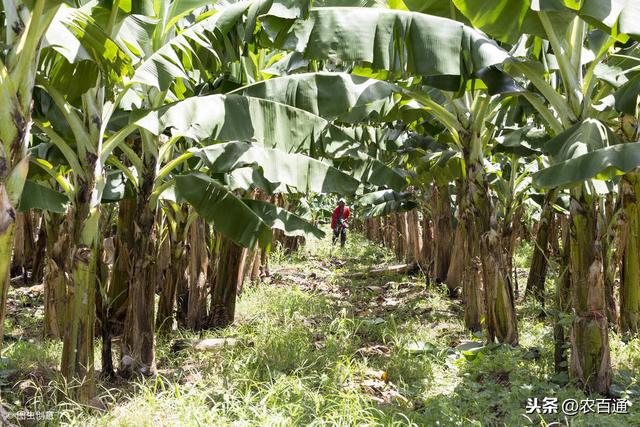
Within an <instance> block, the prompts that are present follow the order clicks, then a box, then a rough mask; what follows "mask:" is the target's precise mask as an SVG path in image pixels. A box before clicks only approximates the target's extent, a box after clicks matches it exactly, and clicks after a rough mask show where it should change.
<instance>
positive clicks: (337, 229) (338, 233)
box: [331, 199, 351, 246]
mask: <svg viewBox="0 0 640 427" xmlns="http://www.w3.org/2000/svg"><path fill="white" fill-rule="evenodd" d="M350 214H351V211H349V207H348V206H347V205H346V203H345V201H344V199H340V200H339V201H338V206H336V208H335V209H334V210H333V216H332V217H331V229H332V230H333V244H334V245H335V244H336V241H337V240H338V237H340V246H344V244H345V242H346V241H347V219H348V218H349V215H350Z"/></svg>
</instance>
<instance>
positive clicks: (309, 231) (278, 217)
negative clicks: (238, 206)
mask: <svg viewBox="0 0 640 427" xmlns="http://www.w3.org/2000/svg"><path fill="white" fill-rule="evenodd" d="M242 201H243V202H244V203H245V204H246V205H247V206H249V208H251V210H253V212H255V213H256V215H258V216H259V217H260V218H261V219H262V220H263V221H264V222H265V223H266V224H268V225H269V226H270V227H271V228H275V229H278V230H282V231H284V234H285V235H287V236H305V237H311V236H312V237H315V238H317V239H322V238H323V237H324V236H325V232H324V231H322V230H320V229H319V228H317V227H316V226H314V225H312V224H310V223H309V222H308V221H306V220H304V219H303V218H301V217H299V216H298V215H295V214H293V213H291V212H289V211H287V210H285V209H282V208H279V207H277V206H275V205H273V204H271V203H268V202H264V201H262V200H254V199H243V200H242Z"/></svg>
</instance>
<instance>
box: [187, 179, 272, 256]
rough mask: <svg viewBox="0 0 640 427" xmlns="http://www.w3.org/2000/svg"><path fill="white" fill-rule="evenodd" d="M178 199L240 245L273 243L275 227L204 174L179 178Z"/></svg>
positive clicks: (252, 245)
mask: <svg viewBox="0 0 640 427" xmlns="http://www.w3.org/2000/svg"><path fill="white" fill-rule="evenodd" d="M175 192H176V198H177V199H184V200H186V201H187V202H188V203H189V204H190V205H191V206H193V207H194V209H195V210H196V212H197V213H198V215H200V216H201V217H202V218H203V219H204V220H205V221H207V222H208V223H210V224H211V225H212V226H213V227H214V228H215V229H216V230H218V231H219V232H220V233H221V234H222V235H223V236H225V237H227V238H228V239H230V240H232V241H234V242H235V243H237V244H238V245H241V246H244V247H247V248H253V247H254V246H255V245H256V244H259V245H260V246H261V247H267V246H269V245H270V243H271V239H272V233H271V228H270V227H269V225H268V224H266V223H265V222H264V221H263V220H262V219H261V218H260V217H259V216H258V215H257V214H256V213H255V212H254V211H253V210H251V209H250V208H249V207H248V206H247V205H246V204H245V203H243V202H242V200H241V199H239V198H238V197H236V196H235V195H234V194H233V193H232V192H230V191H229V190H227V189H226V188H225V187H224V186H223V185H221V184H219V183H218V182H216V181H214V180H213V179H212V178H210V177H208V176H206V175H203V174H201V173H191V174H187V175H179V176H177V177H176V186H175Z"/></svg>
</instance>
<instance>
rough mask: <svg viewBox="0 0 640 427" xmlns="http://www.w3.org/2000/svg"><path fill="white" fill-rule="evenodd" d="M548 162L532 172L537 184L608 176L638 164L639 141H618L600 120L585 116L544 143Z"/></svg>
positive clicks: (544, 185)
mask: <svg viewBox="0 0 640 427" xmlns="http://www.w3.org/2000/svg"><path fill="white" fill-rule="evenodd" d="M545 151H546V152H547V153H549V155H550V157H551V160H552V162H553V164H552V166H550V167H548V168H545V169H543V170H541V171H539V172H536V173H535V174H534V175H533V184H534V185H535V186H537V187H540V188H553V187H569V186H573V185H577V184H579V183H581V182H583V181H586V180H588V179H592V178H596V179H601V180H604V179H610V178H611V177H613V176H616V175H620V174H623V173H626V172H630V171H632V170H634V169H635V168H637V167H638V166H640V143H627V144H621V143H620V141H619V140H618V138H617V137H616V136H615V135H614V134H613V132H612V131H611V129H609V127H608V126H607V125H605V124H604V123H602V122H600V121H598V120H595V119H587V120H585V121H583V122H582V123H578V124H576V125H574V126H573V127H571V128H570V129H568V130H566V131H565V132H562V133H561V134H559V135H557V136H556V137H554V138H552V139H550V140H549V141H548V142H547V143H546V144H545Z"/></svg>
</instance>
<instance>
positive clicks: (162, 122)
mask: <svg viewBox="0 0 640 427" xmlns="http://www.w3.org/2000/svg"><path fill="white" fill-rule="evenodd" d="M132 120H133V121H134V122H135V123H136V124H137V125H139V126H141V127H143V128H145V129H147V130H148V131H150V132H152V133H153V134H155V135H159V134H161V133H162V132H164V131H165V130H166V129H172V131H173V134H177V135H182V136H185V137H188V138H192V139H195V140H197V141H202V140H207V139H211V140H217V141H238V140H240V141H257V142H258V143H260V144H262V145H264V146H265V147H268V148H278V149H280V150H284V151H286V152H303V153H307V154H310V155H313V154H314V153H315V151H316V150H317V147H316V146H315V142H316V141H317V140H318V138H319V137H320V135H321V133H322V131H323V130H324V129H325V128H326V127H327V126H328V125H329V124H328V122H327V121H326V120H324V119H322V118H321V117H318V116H316V115H314V114H311V113H308V112H306V111H303V110H300V109H297V108H293V107H290V106H288V105H284V104H280V103H277V102H272V101H267V100H264V99H259V98H251V97H246V96H240V95H207V96H194V97H190V98H187V99H185V100H183V101H178V102H175V103H173V104H169V105H166V106H163V107H160V108H159V109H157V110H151V111H135V112H134V113H133V114H132Z"/></svg>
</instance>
